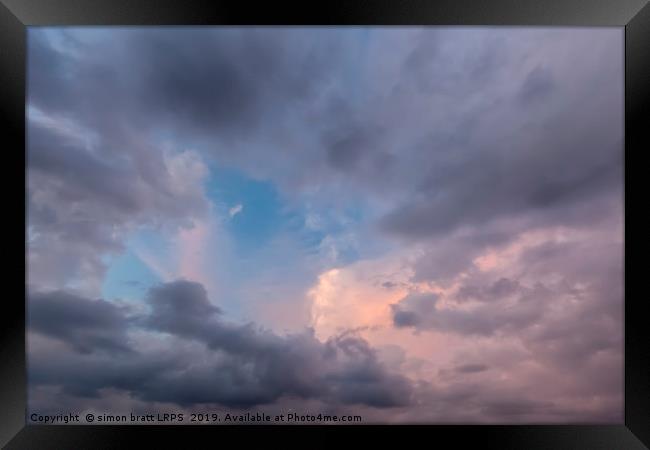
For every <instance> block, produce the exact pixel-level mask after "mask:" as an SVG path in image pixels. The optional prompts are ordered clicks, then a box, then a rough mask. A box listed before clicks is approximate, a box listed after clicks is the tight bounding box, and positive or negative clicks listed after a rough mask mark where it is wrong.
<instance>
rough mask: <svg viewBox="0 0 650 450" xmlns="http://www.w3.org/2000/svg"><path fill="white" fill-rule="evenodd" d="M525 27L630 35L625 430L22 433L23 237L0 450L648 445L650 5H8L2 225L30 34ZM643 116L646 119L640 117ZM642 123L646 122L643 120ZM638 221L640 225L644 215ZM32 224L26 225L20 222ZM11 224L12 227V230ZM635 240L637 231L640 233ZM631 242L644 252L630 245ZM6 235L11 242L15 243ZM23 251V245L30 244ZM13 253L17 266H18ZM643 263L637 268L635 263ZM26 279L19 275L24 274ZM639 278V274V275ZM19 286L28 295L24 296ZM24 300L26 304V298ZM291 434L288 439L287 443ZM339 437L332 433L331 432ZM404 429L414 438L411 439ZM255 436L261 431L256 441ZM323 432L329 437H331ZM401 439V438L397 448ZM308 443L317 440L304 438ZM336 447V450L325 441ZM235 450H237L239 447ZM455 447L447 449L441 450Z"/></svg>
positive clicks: (14, 204)
mask: <svg viewBox="0 0 650 450" xmlns="http://www.w3.org/2000/svg"><path fill="white" fill-rule="evenodd" d="M173 24H177V25H178V24H183V25H208V24H213V25H225V24H228V25H244V24H253V25H292V24H304V25H355V24H359V25H406V24H411V25H526V26H616V27H625V152H624V157H625V422H624V424H621V425H549V426H541V425H532V426H523V425H518V426H514V425H513V426H488V425H485V426H469V425H467V426H463V425H457V426H449V425H445V426H443V425H430V426H391V427H388V426H363V425H361V426H346V427H314V426H301V427H287V426H281V427H272V426H246V427H240V426H239V427H238V426H230V427H226V426H219V427H187V426H176V427H174V426H134V425H124V426H89V425H82V426H45V425H26V422H25V415H26V410H25V407H26V387H27V386H26V370H25V366H26V364H25V363H26V359H25V309H24V299H25V287H24V286H25V285H22V280H24V276H25V273H24V269H25V267H24V266H23V265H21V264H19V263H17V261H20V258H23V257H24V256H25V253H22V256H21V255H20V253H21V252H24V251H25V247H23V246H22V244H21V243H20V239H19V238H9V239H7V241H9V242H10V243H11V244H13V246H15V248H12V250H13V252H14V253H13V255H12V258H7V259H6V260H5V261H8V262H9V264H7V266H8V268H9V270H10V272H9V274H8V276H7V278H6V279H5V281H6V282H8V283H9V284H11V285H12V286H13V287H15V291H14V290H12V292H14V293H15V294H13V295H11V296H5V297H4V299H3V308H2V309H3V314H2V325H1V326H0V330H1V332H2V339H1V343H2V344H1V347H0V351H1V354H2V359H1V360H0V374H1V377H0V379H1V380H2V381H1V385H0V445H3V446H5V448H9V449H17V448H30V449H45V448H69V449H77V448H117V447H119V448H128V447H131V446H136V445H137V444H136V443H137V442H138V441H139V439H142V438H144V439H145V440H144V441H143V442H144V443H146V445H147V446H150V447H155V448H160V447H166V446H173V447H180V446H183V447H185V446H188V447H192V446H191V445H187V441H188V440H194V439H202V440H203V439H205V440H206V442H212V443H213V445H219V443H223V438H224V434H228V435H230V436H229V438H234V439H237V440H239V442H244V441H246V440H247V439H248V438H249V437H251V436H253V437H254V436H259V435H260V433H262V432H263V434H264V435H267V434H268V435H271V436H278V437H279V436H280V435H282V436H283V437H286V436H287V435H288V434H289V435H291V436H294V435H293V434H292V433H293V432H295V431H299V432H300V433H301V434H302V433H304V432H307V433H309V432H312V431H318V434H320V435H322V437H319V443H320V444H328V443H329V444H333V443H334V442H335V441H334V439H335V436H340V435H344V436H347V435H348V434H349V433H350V432H359V431H361V432H362V433H363V434H365V435H368V436H369V437H375V438H378V439H381V440H382V441H384V442H386V443H388V441H386V439H387V438H388V439H392V438H396V439H399V441H397V442H400V443H401V442H403V434H407V433H410V432H412V431H418V434H420V433H422V434H423V436H421V437H423V438H424V439H425V442H429V443H431V444H432V445H434V446H436V445H438V444H439V443H440V442H445V443H447V442H449V443H453V444H454V447H461V448H463V447H464V446H467V445H468V444H469V445H471V446H472V448H473V447H476V446H481V447H484V446H487V447H491V448H492V447H493V448H499V449H510V448H517V449H519V448H526V449H578V448H585V449H643V448H648V447H650V364H649V362H650V346H649V343H650V333H649V332H648V329H649V327H648V326H647V324H646V323H645V322H646V318H645V316H644V315H643V314H642V309H643V303H644V302H645V301H646V298H645V296H643V295H640V292H639V290H638V289H637V290H633V288H632V286H633V285H634V284H633V283H632V280H634V279H637V278H638V274H639V272H640V271H641V270H643V266H639V265H636V264H634V263H632V261H634V260H635V259H633V255H634V256H642V255H643V252H644V249H643V248H641V247H640V242H639V239H640V233H641V232H640V231H639V230H642V229H643V228H644V225H645V224H644V221H643V219H642V218H637V219H635V220H634V221H632V220H631V217H632V211H631V208H630V207H629V205H630V202H631V198H632V197H631V194H632V192H633V191H632V190H631V188H630V186H631V183H632V182H633V180H638V179H639V178H640V175H639V172H640V171H641V170H643V166H642V165H641V164H640V155H641V154H642V152H643V150H648V149H650V145H649V144H648V138H647V136H648V124H649V123H648V122H647V117H650V108H649V107H648V104H649V102H648V100H649V98H650V95H649V94H650V6H649V5H648V1H647V0H618V1H607V0H593V1H587V0H553V1H549V0H490V1H479V0H462V1H460V0H444V1H436V2H434V1H431V0H429V1H427V0H403V1H397V0H393V1H391V0H366V1H351V0H348V1H346V2H318V3H314V2H300V3H296V4H288V3H286V4H285V3H280V2H259V4H255V5H253V4H250V3H249V2H245V1H237V2H236V1H230V0H229V1H224V0H214V1H206V0H194V1H184V2H180V1H176V2H175V1H170V0H139V1H136V0H131V1H129V0H97V1H91V0H86V1H78V0H41V1H37V0H0V67H1V70H0V92H1V95H0V106H1V109H0V110H1V111H2V115H3V121H2V124H3V130H4V131H5V132H4V133H3V135H4V136H3V137H4V139H5V141H8V144H5V145H3V148H4V152H3V156H4V162H5V164H4V169H5V170H4V175H5V176H3V177H2V184H3V188H4V189H3V191H2V192H4V193H5V196H4V198H5V200H6V201H8V202H9V205H7V206H6V208H7V209H6V211H5V217H12V218H15V216H16V214H18V213H17V212H18V211H23V213H24V211H25V203H21V200H20V195H19V191H20V189H19V188H18V184H19V183H20V181H21V180H22V182H23V186H24V185H25V184H24V183H25V171H24V169H25V167H24V165H25V153H24V151H25V87H26V85H25V72H26V63H25V61H26V58H25V57H26V27H28V26H40V25H52V26H64V25H173ZM644 113H645V114H644ZM644 117H645V120H644ZM637 216H639V215H637ZM23 217H24V218H25V215H23ZM4 222H5V224H7V225H8V227H9V228H10V229H9V230H8V231H10V232H12V233H14V234H15V235H16V236H20V235H21V234H20V233H21V231H20V229H19V227H23V228H22V233H25V223H24V222H22V221H21V220H15V219H14V220H12V221H8V220H6V221H4ZM9 224H10V225H9ZM633 230H634V231H633ZM633 234H634V236H635V237H636V239H637V241H636V242H637V245H636V246H631V245H630V242H631V241H630V237H631V236H632V235H633ZM7 236H9V235H7ZM24 242H26V240H25V241H24ZM14 255H15V256H14ZM638 259H639V260H640V258H638ZM21 272H22V274H21ZM634 275H637V276H636V277H635V276H634ZM21 286H22V287H21ZM21 296H22V298H21ZM287 430H290V433H286V431H287ZM330 430H335V431H336V433H332V432H330ZM405 430H406V432H407V433H404V431H405ZM251 431H254V432H251ZM324 431H325V432H324ZM397 436H400V437H399V438H398V437H397ZM307 439H310V438H307ZM328 441H329V442H328ZM231 442H232V441H231ZM443 447H444V448H446V447H448V445H447V444H445V445H443Z"/></svg>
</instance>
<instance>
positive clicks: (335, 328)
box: [27, 28, 623, 422]
mask: <svg viewBox="0 0 650 450" xmlns="http://www.w3.org/2000/svg"><path fill="white" fill-rule="evenodd" d="M622 39H623V33H622V32H621V30H604V29H602V30H587V29H562V30H558V29H519V30H512V29H508V30H506V29H504V30H496V29H482V28H476V29H457V30H452V29H440V28H427V29H363V30H360V29H346V30H336V29H335V30H333V29H308V30H307V29H300V28H295V29H266V28H254V29H237V28H232V29H206V28H201V29H175V30H174V31H173V32H170V30H145V29H133V28H131V29H121V30H119V31H118V30H110V31H108V30H100V29H96V30H89V29H84V30H81V29H66V30H54V29H42V28H40V29H33V30H30V32H29V40H28V48H29V52H28V58H29V61H28V85H29V90H28V98H27V101H28V121H27V138H28V139H27V140H28V148H27V153H28V198H27V201H28V223H29V233H28V234H29V236H28V237H29V249H28V255H27V256H28V271H29V273H28V280H29V298H30V300H29V305H28V306H29V308H30V310H31V313H33V315H32V319H31V320H32V323H31V325H30V342H31V344H30V349H29V352H30V353H29V360H30V382H33V383H34V385H33V386H31V387H30V390H31V392H32V393H37V395H38V397H32V398H37V401H40V402H41V403H38V404H39V406H43V407H45V406H47V405H48V402H49V405H50V406H51V405H52V404H56V405H58V404H66V405H68V404H69V405H76V406H75V407H79V406H81V405H83V404H84V403H83V402H85V401H86V400H83V401H82V400H81V398H82V397H84V398H86V397H88V396H90V397H92V398H93V403H92V405H95V406H97V405H106V404H114V405H117V404H129V405H130V404H137V405H138V406H139V407H143V408H145V409H146V407H147V405H158V406H160V405H167V406H169V404H172V405H177V406H178V405H186V406H187V407H191V405H194V404H199V403H201V404H203V403H205V402H207V403H213V404H217V405H227V406H230V407H242V408H244V407H248V406H251V405H260V404H273V405H291V407H296V406H304V405H312V404H318V405H320V406H322V405H326V406H327V407H331V405H339V406H340V405H346V404H347V405H353V406H354V408H355V409H356V410H360V411H364V413H367V414H368V416H369V417H375V418H377V420H380V421H381V420H394V421H414V420H415V421H417V420H420V421H425V422H427V421H441V420H442V421H460V422H462V421H463V420H470V421H478V422H486V421H487V422H490V421H496V422H499V421H501V422H503V421H513V420H520V421H526V420H541V421H554V420H555V421H560V422H561V421H566V420H578V419H580V420H584V419H585V418H588V419H589V418H593V419H594V420H598V421H604V420H610V419H612V420H616V419H617V418H618V416H617V414H618V412H620V411H622V396H621V394H622V391H621V389H622V387H621V386H622V378H621V373H620V370H618V369H619V368H620V367H622V344H621V343H622V336H621V330H620V323H621V320H622V308H621V300H622V285H621V283H622V281H621V278H622V277H621V273H622V260H621V257H622V250H621V249H622V217H623V208H622V201H621V199H622V193H623V192H622V186H623V183H622V181H623V168H622V161H623V154H622V142H623V140H622V139H623V65H622V58H623V54H622V48H623V46H622ZM206 55H208V57H206ZM612 61H614V63H612ZM616 61H619V62H620V64H618V63H616ZM125 67H128V68H129V70H128V71H125V70H123V68H125ZM98 105H101V107H98ZM188 148H191V149H192V150H186V149H188ZM212 164H214V165H216V166H218V167H232V168H235V169H236V170H238V171H241V172H243V173H245V174H246V176H247V177H250V178H251V179H256V180H264V181H268V182H270V183H271V184H273V186H274V188H277V189H278V191H279V192H280V194H281V196H282V199H283V201H286V202H287V204H292V205H294V204H308V205H309V208H308V210H309V215H308V216H307V217H306V218H305V221H304V226H305V227H306V228H307V229H309V230H311V231H316V230H317V231H318V232H322V233H323V235H325V236H328V237H327V238H324V239H322V241H321V248H320V249H319V252H320V253H318V258H316V257H314V258H312V259H309V258H306V257H303V256H302V253H301V252H300V251H299V249H298V250H296V248H295V247H294V246H295V245H296V244H295V243H289V242H288V241H289V240H290V239H285V240H282V239H277V240H274V241H273V248H272V249H271V250H269V251H267V252H266V253H263V254H262V253H260V254H259V257H258V259H257V260H256V261H255V263H256V267H257V266H258V267H259V268H260V269H259V273H260V274H262V275H264V276H261V275H260V276H259V277H257V278H255V279H254V282H251V283H249V284H245V285H244V287H243V288H242V289H244V290H246V292H247V295H246V298H247V299H250V300H251V301H250V303H251V306H250V310H257V311H258V314H261V315H264V316H265V317H268V318H269V319H267V321H266V322H263V323H266V324H268V323H271V322H273V320H275V319H270V317H271V316H273V317H281V319H278V320H276V322H275V323H276V324H277V323H282V324H284V323H286V322H287V320H286V317H292V319H291V320H289V321H294V322H300V321H302V322H305V323H307V321H309V320H310V319H311V320H312V325H313V326H314V328H315V332H314V333H315V335H314V334H312V333H310V332H297V333H294V334H286V335H280V334H278V333H277V332H275V331H271V330H265V329H263V328H260V327H259V326H257V325H255V324H248V325H239V324H235V323H231V322H228V321H226V319H225V317H224V316H225V313H224V312H223V311H228V309H229V308H226V306H225V305H228V306H230V305H231V304H232V303H233V302H234V301H233V300H229V299H228V298H225V299H222V298H221V295H223V296H224V297H228V295H229V294H230V293H231V292H230V291H228V287H227V286H226V287H224V286H225V285H227V284H228V282H231V283H232V281H231V280H229V276H228V275H229V274H230V272H227V271H225V272H223V273H216V272H219V271H218V270H216V269H215V270H213V271H209V273H207V272H208V271H206V267H207V268H210V266H211V265H212V266H214V267H217V266H218V265H219V267H220V268H221V267H222V266H224V265H227V264H231V260H229V259H228V258H225V257H224V255H226V256H228V255H230V253H228V252H227V251H226V250H225V249H224V247H223V245H208V244H207V243H208V241H210V239H211V237H212V236H211V234H210V233H209V231H210V230H212V229H213V225H214V224H213V223H212V222H211V220H210V219H209V218H208V219H206V214H209V211H210V201H209V199H208V198H207V197H206V194H205V190H204V188H205V186H204V184H205V183H204V181H205V179H206V177H207V176H208V175H209V172H208V167H209V165H210V166H211V165H212ZM237 206H238V205H235V206H234V207H233V208H232V209H231V210H230V216H231V217H234V215H236V214H237V213H238V212H241V211H242V209H239V210H237ZM247 207H248V206H247ZM242 208H243V205H242ZM330 210H331V211H330ZM349 210H354V211H355V212H356V213H358V214H356V216H355V217H359V219H358V222H359V223H358V224H355V225H354V226H352V225H350V224H349V223H347V224H342V225H341V226H343V227H345V228H346V230H348V229H349V230H351V232H350V233H349V234H347V233H344V234H341V233H339V234H336V235H334V234H330V233H329V231H330V230H329V229H330V228H331V223H330V222H331V220H330V216H331V217H334V216H339V215H340V216H344V215H345V213H347V212H348V211H349ZM355 220H357V219H355ZM301 225H302V223H301ZM143 228H152V229H164V230H166V231H169V230H171V234H172V235H173V236H177V237H178V242H177V243H176V244H178V247H179V252H178V253H179V258H178V259H179V262H180V264H179V270H178V271H177V272H179V273H176V272H175V271H174V270H172V269H171V267H168V266H169V264H159V263H160V261H158V260H157V259H156V258H154V259H153V260H152V261H153V262H152V266H153V265H155V266H156V267H158V265H159V266H160V268H159V270H158V272H159V274H160V275H161V276H164V277H165V279H166V281H170V280H172V279H174V278H175V277H176V276H177V275H183V276H186V277H187V278H189V279H192V280H195V281H201V282H202V283H203V285H204V286H206V287H207V288H208V290H209V291H210V292H211V293H213V292H217V288H218V289H220V290H219V291H218V294H219V295H220V297H219V298H220V304H219V306H216V305H213V304H212V303H211V302H210V301H209V300H208V297H207V293H206V291H205V289H204V288H202V287H201V286H200V285H197V284H193V283H190V282H171V283H168V284H164V285H161V286H159V287H157V288H154V289H152V290H151V291H149V294H148V296H147V297H146V301H145V303H144V305H141V307H142V308H144V309H145V310H146V312H138V313H137V314H136V313H135V312H133V311H130V310H125V309H122V308H118V307H117V306H115V304H113V303H109V302H106V301H104V300H91V299H95V298H97V297H98V296H99V295H98V290H99V287H100V286H101V284H102V279H103V274H104V271H105V269H106V256H107V255H110V254H116V253H119V252H121V251H123V250H124V246H125V245H126V242H127V238H128V237H129V236H132V233H133V232H134V231H136V230H140V229H143ZM220 244H221V243H220ZM292 245H293V246H292ZM156 250H158V249H156ZM213 250H214V251H213ZM382 252H384V253H382ZM213 253H214V254H215V255H218V257H219V258H221V259H226V260H227V261H225V262H224V261H221V260H220V261H216V258H213V255H212V254H213ZM231 253H233V254H234V252H231ZM379 253H382V255H380V256H377V255H378V254H379ZM143 254H144V253H143ZM328 255H329V257H330V258H329V259H327V257H328ZM145 256H146V255H145ZM145 256H143V258H144V257H145ZM348 257H349V258H348ZM259 258H262V259H259ZM355 258H366V259H367V260H366V261H363V263H361V264H356V263H355V264H350V263H349V261H348V259H355ZM315 259H317V261H316V262H314V260H315ZM282 260H284V261H287V260H292V261H293V260H297V261H299V263H296V264H294V265H293V266H291V267H299V268H300V269H299V270H302V271H304V272H300V273H299V274H298V275H300V278H301V279H302V283H303V284H301V285H300V286H299V287H295V286H294V287H292V288H290V289H286V288H285V287H284V286H285V285H284V284H282V286H281V287H280V284H279V283H277V280H278V279H280V280H282V281H283V282H284V281H285V280H286V274H287V273H288V271H289V269H287V267H289V266H287V265H284V264H283V265H281V266H277V265H276V262H277V261H282ZM386 261H389V263H386ZM206 262H207V263H206ZM375 263H377V264H375ZM384 263H385V264H384ZM232 264H233V267H234V268H235V269H232V270H233V271H234V270H239V267H240V266H239V265H236V264H235V263H234V262H233V263H232ZM334 266H336V267H334ZM314 267H316V268H317V270H316V269H313V268H314ZM306 268H309V270H307V269H306ZM332 269H334V270H332ZM229 270H230V269H229ZM256 270H257V269H256ZM292 270H294V269H292ZM317 271H318V272H321V277H320V278H319V279H318V280H317V282H316V285H315V286H313V289H312V290H311V291H310V290H309V289H308V287H307V284H308V283H309V282H311V278H310V277H311V276H312V275H313V273H315V272H317ZM213 272H215V273H213ZM305 272H309V274H307V273H305ZM312 272H313V273H312ZM256 273H257V272H256ZM396 273H397V274H398V275H395V274H396ZM301 274H302V275H301ZM293 275H294V277H295V276H297V274H296V273H293ZM237 280H238V282H239V279H237ZM305 280H308V281H305ZM212 283H214V284H215V285H216V287H213V286H212ZM231 291H232V292H234V289H231ZM299 291H300V292H299ZM306 291H309V292H310V294H308V295H307V297H308V298H307V299H305V298H304V295H302V294H304V292H306ZM213 295H215V294H213ZM272 296H273V299H271V297H272ZM280 297H282V298H283V300H282V302H281V304H280V302H275V298H280ZM34 299H35V300H34ZM33 300H34V301H33ZM271 300H273V301H271ZM229 301H230V302H231V303H228V302H229ZM32 303H34V304H33V305H32ZM242 304H243V302H242ZM305 305H307V306H305ZM310 305H311V316H310V314H309V310H310V308H309V306H310ZM391 305H392V306H391ZM54 306H56V308H54ZM245 306H246V307H249V305H248V304H246V305H245ZM48 308H49V309H48ZM52 308H54V309H52ZM75 310H78V312H77V313H75V312H74V311H75ZM259 311H261V312H259ZM50 315H51V316H52V317H55V318H57V321H56V323H49V322H48V320H47V319H46V318H47V317H49V316H50ZM95 315H98V316H101V317H100V318H94V317H95ZM298 317H299V318H298ZM258 322H262V321H261V320H258ZM85 324H94V325H93V327H90V326H87V325H85ZM346 329H357V330H359V331H358V333H357V334H349V333H347V334H346V333H345V331H344V330H346ZM576 330H579V332H578V331H576ZM341 333H343V334H341ZM361 336H363V337H361ZM388 345H394V346H398V347H399V348H401V349H402V350H403V352H404V354H403V355H402V354H401V353H399V351H393V353H397V354H399V356H398V357H396V356H394V355H393V356H390V355H391V351H389V350H386V348H385V347H386V346H388ZM393 350H394V349H393ZM136 354H137V356H136ZM387 355H388V356H387ZM387 361H389V362H387ZM389 367H390V370H389ZM289 368H292V371H289ZM293 368H296V369H295V370H293ZM393 369H394V372H393ZM406 376H408V378H406ZM548 379H553V380H554V383H552V386H549V384H548V383H547V380H548ZM585 380H588V381H585ZM38 399H40V400H38ZM388 406H390V408H384V407H388ZM385 410H390V413H385V412H384V411H385Z"/></svg>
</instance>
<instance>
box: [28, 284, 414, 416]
mask: <svg viewBox="0 0 650 450" xmlns="http://www.w3.org/2000/svg"><path fill="white" fill-rule="evenodd" d="M148 301H149V305H150V308H151V309H150V311H149V312H148V313H146V314H144V315H143V314H138V313H133V312H132V313H129V312H128V311H125V310H122V309H120V308H118V307H116V306H114V305H112V304H111V303H108V302H106V301H104V300H88V299H83V298H79V297H76V296H73V295H70V294H67V293H64V292H53V293H49V294H34V295H33V296H32V299H31V302H30V321H29V328H28V330H29V331H30V332H31V333H37V334H39V335H42V336H45V337H47V338H51V339H55V340H58V341H62V342H64V343H65V344H67V345H69V347H70V348H71V349H73V350H74V352H65V351H63V352H58V353H57V355H56V357H54V355H52V354H51V353H50V352H48V351H46V350H45V349H42V348H40V347H39V345H38V344H36V345H33V346H32V347H31V348H32V356H31V357H30V361H29V365H30V379H31V381H32V383H34V386H39V385H55V386H59V387H61V388H62V389H64V390H65V391H67V392H71V393H75V392H78V393H83V395H84V396H86V397H88V396H90V397H93V396H95V397H96V396H98V395H99V390H101V389H109V388H114V389H119V390H124V391H127V392H130V393H131V394H133V395H134V396H135V397H136V398H141V399H144V400H148V401H155V402H170V403H176V404H178V405H182V406H187V405H195V404H218V405H222V406H228V407H250V406H255V405H262V404H269V403H273V402H274V401H276V400H278V399H279V398H281V397H292V396H293V397H297V398H304V399H311V398H314V399H319V400H322V401H324V402H327V403H333V404H343V405H348V404H363V405H369V406H373V407H379V408H388V407H396V406H405V405H408V404H409V403H410V402H411V401H412V395H413V388H412V386H411V383H410V381H409V380H408V379H406V378H405V377H403V376H400V375H399V374H395V373H391V372H390V371H389V370H388V369H387V368H385V367H384V366H383V365H382V364H381V363H380V362H379V360H378V359H377V356H376V354H375V350H374V349H373V348H372V347H370V345H369V344H368V343H367V342H366V341H364V340H363V339H361V338H359V337H358V336H355V335H354V334H351V333H343V334H341V335H339V336H337V337H335V338H333V339H329V340H327V341H326V342H321V341H319V340H318V339H316V338H315V337H314V335H313V332H310V331H309V330H306V331H305V332H304V333H300V334H294V335H286V336H280V335H277V334H275V333H273V332H271V331H269V330H264V329H262V328H260V327H258V326H257V325H255V324H252V323H251V324H248V325H236V324H232V323H228V322H225V321H224V320H223V319H222V317H221V315H220V313H219V309H218V308H217V307H215V306H213V305H212V304H211V303H210V302H209V300H208V298H207V295H206V291H205V289H204V288H203V286H201V285H200V284H197V283H193V282H188V281H182V280H181V281H177V282H172V283H168V284H164V285H161V286H157V287H155V288H153V289H152V290H151V291H150V292H149V297H148ZM133 333H136V334H137V333H140V334H141V333H154V335H155V333H163V334H165V335H168V336H169V337H171V338H172V341H166V342H167V344H166V347H167V350H163V349H162V348H160V349H157V350H155V351H150V350H145V349H141V348H139V346H138V343H137V339H136V340H135V341H131V342H129V339H128V336H129V334H133ZM140 339H141V336H140ZM179 340H180V341H179ZM185 340H186V341H190V342H194V343H200V344H202V346H191V345H190V346H189V347H188V349H189V352H188V353H187V354H184V352H181V353H173V354H171V353H170V351H169V346H172V347H174V346H175V345H185V344H187V343H185V344H183V341H185ZM39 342H40V341H39ZM41 345H43V346H47V344H41ZM98 352H99V353H98ZM90 353H92V354H93V355H94V356H92V357H86V355H87V354H90Z"/></svg>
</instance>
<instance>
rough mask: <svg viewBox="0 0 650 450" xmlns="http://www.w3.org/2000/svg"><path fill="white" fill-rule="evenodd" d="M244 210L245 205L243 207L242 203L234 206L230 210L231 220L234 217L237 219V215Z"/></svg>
mask: <svg viewBox="0 0 650 450" xmlns="http://www.w3.org/2000/svg"><path fill="white" fill-rule="evenodd" d="M243 209H244V205H242V204H241V203H237V204H236V205H235V206H233V207H232V208H230V209H229V210H228V215H229V216H230V217H231V218H232V217H235V216H236V215H237V214H239V213H240V212H242V210H243Z"/></svg>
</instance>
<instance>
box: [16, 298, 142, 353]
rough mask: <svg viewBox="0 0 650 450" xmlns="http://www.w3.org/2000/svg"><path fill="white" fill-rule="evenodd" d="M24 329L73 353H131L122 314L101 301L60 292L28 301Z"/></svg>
mask: <svg viewBox="0 0 650 450" xmlns="http://www.w3.org/2000/svg"><path fill="white" fill-rule="evenodd" d="M27 322H28V327H29V329H30V330H32V331H35V332H37V333H40V334H42V335H45V336H48V337H51V338H54V339H57V340H60V341H62V342H64V343H66V344H67V345H69V346H70V347H71V348H73V349H74V350H75V351H78V352H80V353H83V354H86V353H92V352H93V351H95V350H103V351H107V352H110V353H112V352H117V353H122V352H131V351H132V350H131V348H130V347H129V344H128V338H127V335H126V330H127V327H128V325H129V324H128V318H127V315H126V312H125V311H124V310H123V309H121V308H119V307H117V306H115V305H114V304H112V303H109V302H107V301H104V300H88V299H85V298H81V297H78V296H76V295H74V294H70V293H67V292H63V291H54V292H43V293H34V294H32V295H31V296H30V298H29V308H28V321H27Z"/></svg>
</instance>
